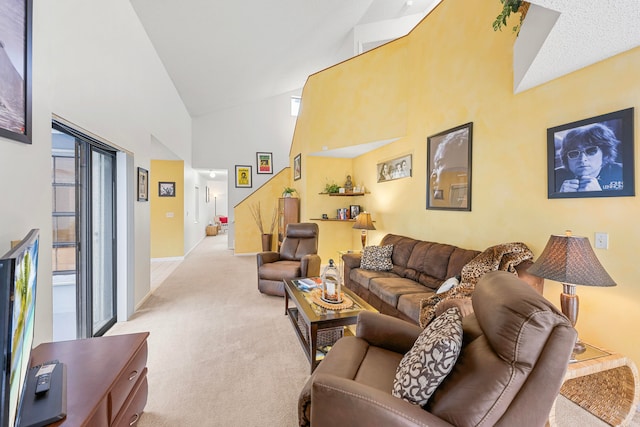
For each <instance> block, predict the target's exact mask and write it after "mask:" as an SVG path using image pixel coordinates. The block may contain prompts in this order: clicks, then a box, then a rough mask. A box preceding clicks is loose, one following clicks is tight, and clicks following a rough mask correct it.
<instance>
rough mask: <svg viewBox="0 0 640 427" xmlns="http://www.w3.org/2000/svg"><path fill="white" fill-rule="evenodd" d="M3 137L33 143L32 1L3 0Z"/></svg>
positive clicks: (0, 36) (0, 16) (0, 0)
mask: <svg viewBox="0 0 640 427" xmlns="http://www.w3.org/2000/svg"><path fill="white" fill-rule="evenodd" d="M0 10H2V12H0V42H1V44H2V50H3V56H5V59H6V60H7V62H8V63H7V64H6V66H4V67H2V76H1V77H0V80H1V81H2V83H1V84H0V100H2V108H0V136H2V137H5V138H10V139H13V140H15V141H19V142H23V143H25V144H31V138H32V134H31V26H32V19H31V18H32V10H33V2H32V0H12V1H8V0H0Z"/></svg>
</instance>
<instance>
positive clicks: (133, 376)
mask: <svg viewBox="0 0 640 427" xmlns="http://www.w3.org/2000/svg"><path fill="white" fill-rule="evenodd" d="M137 376H138V371H133V372H131V373H130V374H129V381H132V380H134V379H135V377H137Z"/></svg>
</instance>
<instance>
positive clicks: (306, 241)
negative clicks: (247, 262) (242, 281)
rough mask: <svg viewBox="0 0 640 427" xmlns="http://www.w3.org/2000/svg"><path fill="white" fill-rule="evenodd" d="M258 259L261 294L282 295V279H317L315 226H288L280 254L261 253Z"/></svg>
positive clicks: (317, 263) (318, 273)
mask: <svg viewBox="0 0 640 427" xmlns="http://www.w3.org/2000/svg"><path fill="white" fill-rule="evenodd" d="M257 259H258V290H259V291H260V292H262V293H263V294H268V295H280V296H284V283H283V282H282V280H283V279H294V278H296V277H316V276H319V275H320V256H318V224H315V223H293V224H288V225H287V229H286V231H285V237H284V240H283V241H282V246H281V247H280V252H260V253H258V256H257Z"/></svg>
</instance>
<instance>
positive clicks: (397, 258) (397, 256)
mask: <svg viewBox="0 0 640 427" xmlns="http://www.w3.org/2000/svg"><path fill="white" fill-rule="evenodd" d="M418 242H419V240H416V239H412V238H411V237H405V236H398V235H396V234H387V235H386V236H384V237H383V238H382V241H381V242H380V245H381V246H383V245H393V254H392V255H391V260H392V261H393V265H394V267H396V266H398V267H403V268H405V267H407V262H409V257H410V256H411V252H412V251H413V248H414V247H415V245H416V244H417V243H418Z"/></svg>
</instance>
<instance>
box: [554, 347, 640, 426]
mask: <svg viewBox="0 0 640 427" xmlns="http://www.w3.org/2000/svg"><path fill="white" fill-rule="evenodd" d="M585 345H586V347H587V350H586V351H585V352H584V353H582V354H579V355H576V360H575V361H573V362H571V363H569V366H568V368H567V373H566V374H565V376H564V383H563V384H562V388H561V389H560V394H561V395H563V396H564V397H566V398H567V399H569V400H571V401H572V402H574V403H575V404H577V405H579V406H580V407H582V408H583V409H585V410H586V411H588V412H590V413H591V414H593V415H595V416H596V417H598V418H600V419H601V420H602V421H604V422H606V423H607V424H609V425H612V426H619V425H628V423H629V422H630V421H631V419H632V418H633V415H634V413H635V411H636V407H637V406H638V400H639V398H640V388H639V384H638V383H639V379H638V370H637V368H636V365H635V364H634V363H633V361H631V360H630V359H628V358H627V357H626V356H623V355H622V354H614V353H610V352H608V351H605V350H602V349H599V348H597V347H594V346H592V345H589V344H586V343H585ZM549 424H550V425H551V426H557V425H558V424H557V422H556V403H555V402H554V404H553V408H552V409H551V414H550V415H549Z"/></svg>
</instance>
